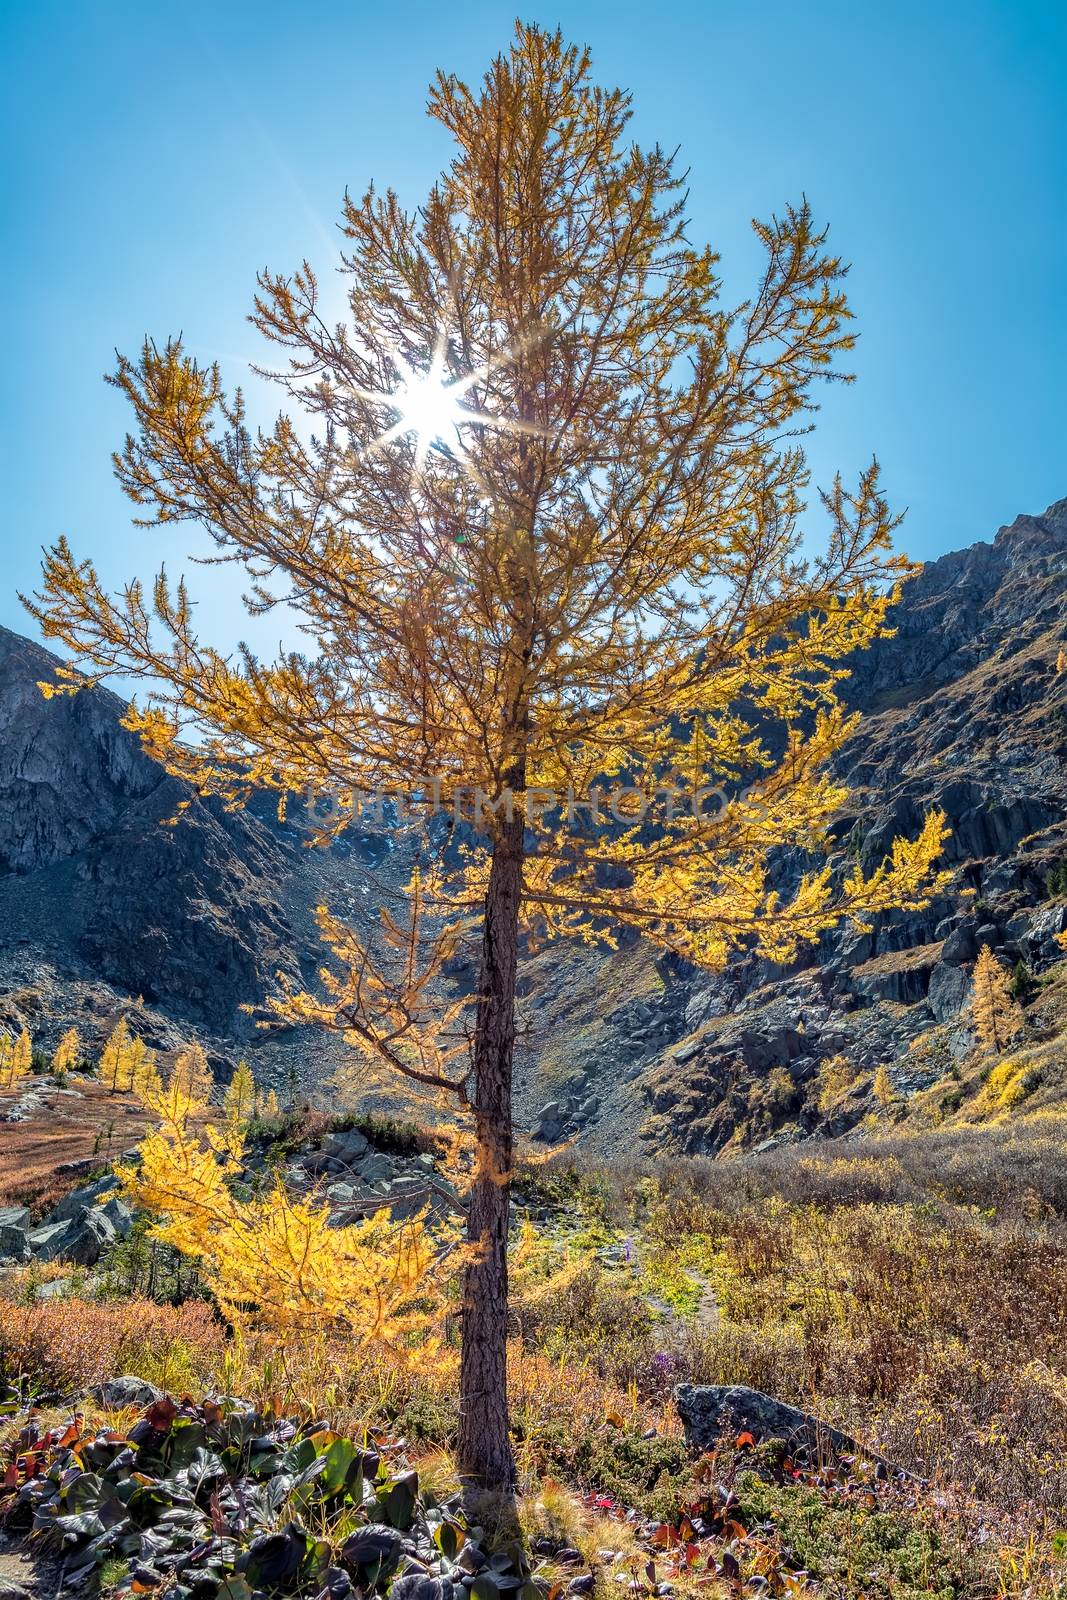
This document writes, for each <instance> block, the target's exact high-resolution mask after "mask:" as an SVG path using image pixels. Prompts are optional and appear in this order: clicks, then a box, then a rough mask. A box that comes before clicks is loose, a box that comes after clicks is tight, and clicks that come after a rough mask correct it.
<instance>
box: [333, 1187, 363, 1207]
mask: <svg viewBox="0 0 1067 1600" xmlns="http://www.w3.org/2000/svg"><path fill="white" fill-rule="evenodd" d="M326 1198H327V1200H328V1201H329V1202H330V1204H331V1205H335V1206H350V1205H351V1204H352V1202H353V1200H354V1199H355V1198H356V1191H355V1189H354V1188H353V1187H352V1185H351V1184H350V1183H331V1184H330V1186H329V1188H328V1189H327V1190H326Z"/></svg>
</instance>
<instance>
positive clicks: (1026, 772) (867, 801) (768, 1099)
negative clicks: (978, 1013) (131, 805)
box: [643, 501, 1067, 1151]
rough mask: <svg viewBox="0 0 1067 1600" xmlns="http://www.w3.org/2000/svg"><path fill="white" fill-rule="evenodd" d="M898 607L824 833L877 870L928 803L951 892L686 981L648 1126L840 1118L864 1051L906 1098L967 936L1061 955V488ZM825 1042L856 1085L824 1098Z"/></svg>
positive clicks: (967, 947) (935, 1046)
mask: <svg viewBox="0 0 1067 1600" xmlns="http://www.w3.org/2000/svg"><path fill="white" fill-rule="evenodd" d="M893 623H894V626H895V628H896V635H895V637H894V638H892V639H887V640H883V641H881V642H880V643H879V644H878V645H877V646H876V647H875V648H874V649H872V650H870V651H868V652H865V653H863V654H861V655H859V656H858V657H857V658H856V659H855V660H854V662H853V663H851V665H852V678H851V680H850V683H849V686H848V699H849V702H850V704H851V705H852V707H853V708H854V709H856V710H858V711H861V712H863V713H864V718H863V721H862V723H861V724H860V727H859V730H858V732H857V734H856V736H855V737H854V738H853V739H852V740H851V742H850V743H849V744H848V746H846V748H845V749H844V750H843V751H842V753H841V756H840V758H839V762H838V767H839V770H840V773H841V775H842V777H843V778H844V779H845V781H846V782H847V783H848V785H849V787H850V789H851V790H852V801H851V805H850V809H849V813H848V814H847V815H846V816H843V817H841V818H840V819H839V820H838V822H837V824H836V826H835V830H834V831H835V834H836V837H837V839H838V840H839V842H840V845H841V848H842V850H843V851H845V852H846V853H848V854H850V855H855V856H858V857H859V859H860V860H861V861H862V862H863V864H864V865H865V866H866V867H873V866H875V865H876V864H877V862H878V861H879V860H880V859H881V858H882V856H883V855H884V854H885V852H886V850H887V849H888V848H889V846H890V844H891V841H892V839H893V838H894V837H895V836H896V835H898V834H902V833H905V834H906V833H911V832H914V831H915V830H916V829H917V828H918V826H919V824H920V822H921V819H922V817H923V815H924V813H925V812H926V811H928V810H929V809H930V808H931V807H932V806H935V805H937V806H941V807H943V809H944V810H945V812H946V814H947V818H948V823H949V827H950V828H951V838H950V839H949V841H948V844H947V848H946V859H947V862H948V864H949V865H951V866H952V867H953V868H954V870H955V878H954V882H953V884H952V886H951V889H950V891H949V892H948V893H947V894H946V895H945V896H943V897H942V898H941V899H940V900H938V901H937V902H935V903H933V904H932V905H930V906H929V907H928V908H927V909H926V910H924V911H922V912H918V913H911V914H909V915H906V916H905V915H897V916H889V917H885V918H882V919H881V920H880V921H879V923H878V925H877V926H876V927H875V929H874V931H873V932H872V933H869V934H866V933H856V932H854V931H850V930H848V929H844V930H841V931H839V932H837V933H835V934H833V935H832V936H829V937H827V938H826V939H825V940H824V941H823V942H822V944H821V946H820V948H819V949H817V950H815V951H812V952H810V953H809V955H807V956H806V957H805V958H804V960H803V961H801V962H799V963H797V965H796V966H794V967H793V968H791V969H789V971H787V972H783V971H782V970H781V969H776V968H769V967H767V966H766V964H764V963H759V962H754V961H747V962H746V961H742V962H738V963H736V965H735V966H734V967H733V968H732V969H731V970H730V971H729V972H728V973H727V974H725V975H724V976H723V977H722V978H721V979H716V980H714V981H712V982H710V983H709V982H705V981H704V980H701V979H700V978H699V977H697V976H696V975H692V976H691V977H690V978H689V981H688V983H687V984H686V985H685V991H686V992H685V1000H686V1006H687V1013H686V1020H687V1023H688V1024H690V1025H692V1024H695V1027H693V1026H690V1027H688V1028H687V1032H686V1034H685V1035H684V1036H682V1037H681V1038H680V1039H679V1040H678V1041H677V1042H676V1044H675V1046H674V1047H673V1048H668V1049H666V1050H664V1051H661V1052H660V1053H659V1054H658V1056H657V1058H656V1060H655V1061H654V1062H652V1063H651V1064H650V1065H649V1068H648V1070H647V1072H646V1073H645V1074H643V1089H644V1093H645V1097H646V1099H647V1102H648V1104H649V1106H650V1109H651V1111H652V1116H651V1119H650V1121H649V1123H648V1124H647V1126H646V1131H648V1132H650V1133H651V1135H652V1136H653V1137H666V1138H668V1139H670V1140H672V1141H674V1142H677V1143H680V1144H682V1145H684V1146H685V1147H686V1148H688V1149H691V1150H694V1149H702V1150H708V1151H716V1150H719V1149H722V1148H724V1147H726V1146H730V1147H731V1148H733V1147H735V1146H736V1145H737V1144H739V1143H746V1144H751V1143H757V1144H758V1143H760V1142H762V1141H764V1140H773V1139H780V1138H795V1137H800V1136H803V1135H805V1134H808V1133H812V1132H827V1131H829V1132H839V1131H842V1130H843V1129H844V1128H847V1127H848V1126H849V1125H851V1123H852V1122H854V1121H856V1120H858V1119H859V1117H860V1116H862V1115H863V1113H864V1112H865V1111H867V1110H869V1109H870V1103H871V1102H870V1074H871V1073H872V1072H873V1071H874V1069H875V1068H877V1067H878V1066H879V1065H886V1066H887V1067H888V1069H889V1072H890V1079H891V1081H892V1082H893V1084H894V1087H895V1088H897V1089H899V1090H900V1092H901V1093H903V1094H905V1095H906V1094H908V1093H909V1092H911V1091H913V1090H914V1089H917V1088H922V1087H925V1086H926V1085H927V1084H928V1083H930V1082H932V1081H934V1080H936V1079H937V1078H939V1077H940V1076H941V1075H942V1073H943V1072H944V1071H945V1069H946V1067H947V1066H950V1065H951V1062H952V1060H953V1059H954V1057H956V1056H958V1055H959V1054H961V1053H962V1052H963V1051H964V1050H965V1048H966V1047H967V1045H968V1044H969V1033H968V1029H967V1017H966V1008H967V1005H968V1002H969V995H970V970H971V964H972V963H973V961H974V958H975V956H976V955H977V952H978V949H979V947H980V946H981V945H989V946H991V947H992V948H993V949H994V950H995V951H996V952H997V954H998V955H999V956H1000V957H1001V959H1002V960H1004V961H1006V962H1009V963H1011V964H1012V965H1014V964H1015V963H1017V962H1020V961H1021V962H1023V963H1024V964H1025V965H1026V966H1027V967H1028V968H1030V969H1031V970H1033V971H1035V972H1037V971H1040V970H1042V969H1044V968H1045V967H1047V966H1048V965H1049V964H1051V963H1052V962H1053V961H1056V960H1059V959H1061V957H1062V952H1061V951H1060V950H1059V948H1058V947H1057V945H1056V944H1055V942H1054V938H1053V935H1054V934H1055V933H1057V932H1058V931H1060V929H1061V928H1062V927H1063V926H1065V925H1067V915H1065V908H1064V905H1063V899H1062V893H1061V885H1060V880H1059V878H1058V876H1057V874H1058V872H1059V870H1060V864H1061V862H1067V826H1065V819H1067V672H1062V671H1059V670H1058V669H1057V658H1058V656H1059V653H1060V650H1061V649H1062V648H1063V647H1064V645H1065V643H1067V501H1060V502H1058V503H1057V504H1055V505H1053V506H1051V507H1050V508H1049V510H1048V511H1047V512H1046V513H1045V515H1044V516H1043V517H1030V516H1023V517H1019V518H1017V519H1016V521H1015V522H1013V523H1012V524H1011V525H1010V526H1009V527H1005V528H1002V529H1001V530H1000V532H999V533H998V535H997V537H996V539H995V541H994V542H993V543H992V544H991V545H990V544H976V545H973V546H972V547H971V548H969V549H967V550H962V551H956V552H953V553H952V554H950V555H946V556H943V557H942V558H941V559H940V560H939V561H935V562H932V563H930V564H929V565H928V566H927V567H926V568H925V569H924V570H923V571H922V573H921V574H919V576H918V577H916V578H915V579H914V580H913V581H912V582H911V583H910V584H908V585H907V587H906V589H905V591H904V594H903V597H902V600H901V602H900V604H899V605H898V606H897V608H896V611H895V614H894V617H893ZM1065 881H1067V880H1065ZM702 1011H703V1013H704V1015H703V1016H702V1015H701V1013H702ZM839 1054H844V1055H845V1056H846V1058H847V1059H848V1061H849V1063H850V1064H851V1065H853V1066H854V1067H858V1068H859V1069H860V1071H861V1073H863V1074H866V1075H867V1077H866V1082H864V1081H862V1080H861V1081H858V1082H857V1084H856V1087H855V1090H854V1093H853V1096H852V1098H851V1101H849V1100H848V1098H846V1100H845V1102H844V1103H843V1104H842V1103H841V1102H840V1101H838V1102H837V1103H836V1104H835V1105H834V1107H833V1110H832V1112H828V1111H826V1110H825V1109H824V1110H820V1108H819V1082H818V1080H819V1075H820V1070H821V1068H822V1067H823V1064H824V1063H825V1062H826V1061H827V1060H829V1059H831V1058H833V1057H835V1056H837V1055H839ZM823 1098H824V1099H825V1096H824V1097H823Z"/></svg>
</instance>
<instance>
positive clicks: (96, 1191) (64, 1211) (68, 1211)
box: [49, 1172, 119, 1222]
mask: <svg viewBox="0 0 1067 1600" xmlns="http://www.w3.org/2000/svg"><path fill="white" fill-rule="evenodd" d="M118 1187H119V1180H118V1179H117V1178H116V1177H115V1175H114V1174H113V1173H110V1172H109V1173H106V1174H105V1175H104V1177H102V1178H97V1179H95V1181H94V1182H93V1183H87V1184H85V1185H84V1187H83V1188H81V1189H73V1190H72V1191H71V1192H70V1194H67V1195H64V1196H63V1199H62V1200H61V1201H60V1202H59V1204H58V1205H57V1206H55V1207H54V1208H53V1211H52V1215H51V1217H50V1218H49V1221H50V1222H66V1221H68V1220H69V1219H70V1218H71V1217H77V1216H80V1215H81V1213H82V1212H83V1211H87V1210H88V1209H89V1208H90V1207H91V1206H95V1204H96V1202H97V1200H98V1199H99V1198H100V1196H101V1195H104V1194H110V1193H111V1191H112V1190H113V1189H117V1188H118Z"/></svg>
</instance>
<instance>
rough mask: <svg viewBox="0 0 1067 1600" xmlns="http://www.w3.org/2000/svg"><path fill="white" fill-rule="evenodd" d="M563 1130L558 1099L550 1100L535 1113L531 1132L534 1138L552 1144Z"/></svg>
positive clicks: (561, 1113)
mask: <svg viewBox="0 0 1067 1600" xmlns="http://www.w3.org/2000/svg"><path fill="white" fill-rule="evenodd" d="M562 1132H563V1112H562V1110H561V1108H560V1104H559V1101H558V1100H550V1101H549V1102H548V1104H547V1105H544V1106H542V1107H541V1109H540V1111H539V1112H538V1113H537V1120H536V1121H535V1123H534V1125H533V1128H532V1129H531V1133H532V1135H533V1137H534V1138H535V1139H541V1140H543V1141H544V1142H545V1143H546V1144H552V1143H553V1141H554V1140H556V1139H558V1138H559V1136H560V1134H561V1133H562Z"/></svg>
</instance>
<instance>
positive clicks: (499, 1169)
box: [456, 811, 523, 1490]
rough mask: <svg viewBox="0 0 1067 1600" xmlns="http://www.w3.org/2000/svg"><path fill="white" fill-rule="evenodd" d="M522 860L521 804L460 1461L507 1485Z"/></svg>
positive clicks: (471, 1476)
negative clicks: (510, 1226)
mask: <svg viewBox="0 0 1067 1600" xmlns="http://www.w3.org/2000/svg"><path fill="white" fill-rule="evenodd" d="M522 863H523V817H522V814H521V811H519V812H517V813H516V815H515V816H514V817H513V818H511V819H510V820H504V821H502V822H501V824H500V826H499V832H498V835H497V838H496V840H495V842H494V845H493V859H492V864H491V867H490V871H489V886H488V889H487V892H486V899H485V922H484V929H483V934H482V960H481V981H480V986H479V990H478V994H479V1001H478V1013H477V1025H476V1029H475V1040H474V1061H473V1078H474V1095H473V1099H474V1117H475V1131H476V1136H477V1141H478V1169H477V1174H476V1177H475V1180H474V1186H473V1188H472V1190H471V1194H470V1210H469V1220H468V1227H467V1237H468V1241H469V1242H470V1244H471V1245H472V1246H473V1247H474V1250H475V1254H474V1256H473V1258H472V1260H471V1261H470V1262H469V1263H468V1265H467V1268H466V1271H465V1274H464V1281H463V1338H462V1350H461V1356H460V1380H459V1403H460V1416H459V1441H458V1448H457V1462H456V1464H457V1467H458V1470H459V1472H460V1475H461V1476H462V1477H463V1478H465V1479H466V1480H468V1481H469V1482H472V1483H474V1484H477V1485H479V1486H481V1487H484V1488H492V1489H505V1490H507V1489H511V1488H512V1487H513V1486H514V1482H515V1462H514V1458H513V1456H512V1453H511V1438H510V1433H509V1428H508V1395H507V1332H508V1261H507V1246H508V1212H509V1207H510V1186H511V1162H512V1126H511V1066H512V1056H513V1053H514V1047H515V967H516V960H517V954H518V930H519V901H520V898H521V893H522Z"/></svg>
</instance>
